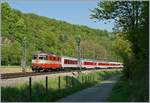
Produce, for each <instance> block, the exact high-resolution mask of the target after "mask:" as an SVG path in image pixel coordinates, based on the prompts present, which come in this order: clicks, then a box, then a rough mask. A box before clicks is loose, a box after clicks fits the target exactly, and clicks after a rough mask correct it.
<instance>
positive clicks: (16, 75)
mask: <svg viewBox="0 0 150 103" xmlns="http://www.w3.org/2000/svg"><path fill="white" fill-rule="evenodd" d="M87 70H98V69H85V70H81V71H87ZM101 70H108V69H101ZM68 72H79V70H66V71H51V72H20V73H3V74H1V79H11V78H19V77H28V76H36V75H48V74H56V73H68Z"/></svg>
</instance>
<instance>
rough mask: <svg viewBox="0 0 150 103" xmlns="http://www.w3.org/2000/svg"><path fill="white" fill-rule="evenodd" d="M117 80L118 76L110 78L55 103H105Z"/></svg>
mask: <svg viewBox="0 0 150 103" xmlns="http://www.w3.org/2000/svg"><path fill="white" fill-rule="evenodd" d="M118 78H119V76H115V77H112V78H110V79H108V80H105V81H103V82H101V83H100V84H98V85H96V86H93V87H90V88H87V89H84V90H82V91H79V92H77V93H74V94H72V95H70V96H67V97H65V98H62V99H60V100H58V101H57V102H106V101H107V98H108V96H109V94H110V92H111V89H112V87H113V86H114V84H115V82H116V81H117V80H118Z"/></svg>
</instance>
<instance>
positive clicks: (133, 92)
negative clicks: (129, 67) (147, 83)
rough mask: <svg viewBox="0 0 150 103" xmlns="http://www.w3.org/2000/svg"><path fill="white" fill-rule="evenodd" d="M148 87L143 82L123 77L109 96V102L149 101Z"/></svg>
mask: <svg viewBox="0 0 150 103" xmlns="http://www.w3.org/2000/svg"><path fill="white" fill-rule="evenodd" d="M147 88H148V87H144V85H143V83H142V82H140V80H139V81H137V82H136V83H133V81H129V80H125V79H123V77H121V78H120V80H119V81H118V82H117V83H116V84H115V86H114V87H113V89H112V92H111V95H110V96H109V98H108V101H109V102H148V101H149V99H148V98H149V97H145V96H146V95H148V91H147Z"/></svg>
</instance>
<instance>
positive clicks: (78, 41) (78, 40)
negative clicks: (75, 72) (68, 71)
mask: <svg viewBox="0 0 150 103" xmlns="http://www.w3.org/2000/svg"><path fill="white" fill-rule="evenodd" d="M80 42H81V38H80V35H79V36H78V37H76V43H77V46H78V65H79V68H80V71H81V64H80Z"/></svg>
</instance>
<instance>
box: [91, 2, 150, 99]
mask: <svg viewBox="0 0 150 103" xmlns="http://www.w3.org/2000/svg"><path fill="white" fill-rule="evenodd" d="M91 11H92V13H93V14H92V15H91V16H92V18H95V19H98V20H110V19H114V20H115V22H116V29H117V30H118V31H119V32H120V35H123V36H119V37H117V38H116V40H115V41H114V43H115V45H114V47H116V52H117V53H119V54H120V56H121V57H122V58H123V61H124V66H125V67H124V78H126V80H127V81H132V82H133V84H134V86H135V87H136V89H139V90H140V92H139V93H138V95H136V92H134V91H133V92H132V95H131V96H132V97H131V98H132V99H133V101H138V100H140V101H142V100H143V101H144V100H145V99H146V100H148V90H149V87H148V85H149V78H148V76H149V66H148V64H149V63H148V61H149V60H148V56H149V50H148V49H149V47H148V45H149V39H148V38H149V29H148V28H149V22H148V21H149V16H148V15H149V2H148V1H102V2H99V3H98V7H97V8H95V9H93V10H91ZM116 34H118V33H116ZM141 82H142V83H143V85H140V83H141ZM127 85H128V84H127ZM122 88H123V86H122ZM124 88H126V87H125V86H124ZM146 90H147V91H146ZM120 92H121V91H120ZM122 93H123V92H122ZM126 93H128V94H129V92H126ZM140 93H141V96H140ZM127 98H128V97H127ZM128 99H129V100H130V97H129V98H128Z"/></svg>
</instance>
